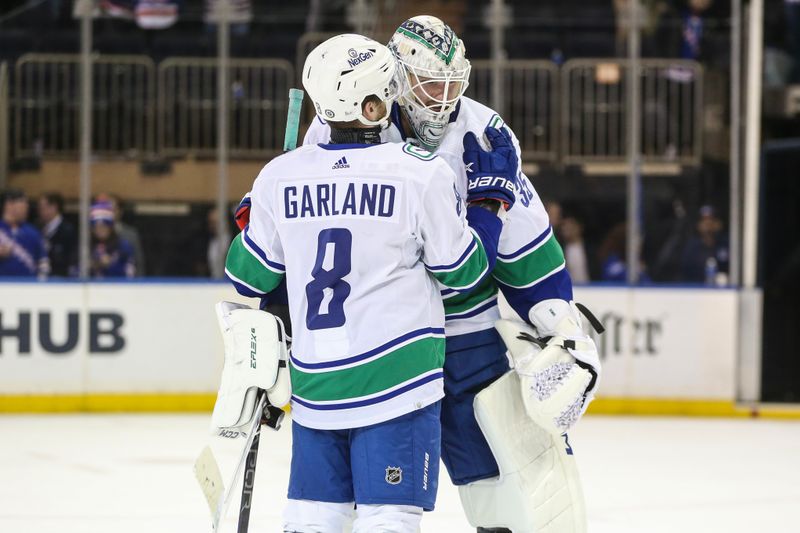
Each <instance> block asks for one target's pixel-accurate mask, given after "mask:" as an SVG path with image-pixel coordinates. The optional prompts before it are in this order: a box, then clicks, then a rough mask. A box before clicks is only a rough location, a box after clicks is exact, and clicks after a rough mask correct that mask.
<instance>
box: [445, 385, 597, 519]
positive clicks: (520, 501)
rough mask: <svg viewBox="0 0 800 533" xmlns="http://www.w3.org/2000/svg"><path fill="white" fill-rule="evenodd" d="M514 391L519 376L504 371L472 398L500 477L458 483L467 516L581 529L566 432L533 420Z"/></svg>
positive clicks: (578, 492) (579, 494) (580, 500)
mask: <svg viewBox="0 0 800 533" xmlns="http://www.w3.org/2000/svg"><path fill="white" fill-rule="evenodd" d="M519 390H520V384H519V376H517V374H516V373H515V372H508V373H507V374H506V375H505V376H503V377H502V378H500V379H499V380H497V381H496V382H495V383H493V384H492V385H490V386H489V387H487V388H486V389H484V390H483V391H481V392H480V393H479V394H478V395H477V397H476V398H475V416H476V418H477V420H478V424H479V425H480V427H481V430H482V431H483V433H484V435H485V436H486V440H487V442H488V443H489V446H490V447H491V449H492V453H493V454H494V457H495V459H496V460H497V464H498V466H499V468H500V476H499V477H497V478H493V479H485V480H481V481H476V482H474V483H470V484H469V485H464V486H461V487H459V495H460V496H461V504H462V507H463V508H464V511H465V513H466V515H467V519H468V520H469V523H470V524H471V525H472V526H474V527H487V528H492V527H506V528H509V529H511V531H513V532H514V533H584V532H585V531H586V527H587V526H586V511H585V504H584V500H583V491H582V489H581V486H580V479H579V477H578V471H577V467H576V465H575V459H574V457H573V456H572V452H571V449H570V448H569V445H568V444H567V443H566V440H565V439H566V437H565V436H555V435H552V434H550V433H549V432H547V431H545V430H543V429H542V428H540V427H539V426H538V425H537V424H536V423H535V422H533V421H532V420H531V419H530V418H529V417H528V415H527V414H526V411H525V406H524V405H523V403H522V398H521V397H520V394H519Z"/></svg>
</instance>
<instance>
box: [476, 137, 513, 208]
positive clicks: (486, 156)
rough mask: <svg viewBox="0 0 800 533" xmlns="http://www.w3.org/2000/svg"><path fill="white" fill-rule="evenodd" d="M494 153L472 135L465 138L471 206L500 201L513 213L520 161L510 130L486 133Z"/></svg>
mask: <svg viewBox="0 0 800 533" xmlns="http://www.w3.org/2000/svg"><path fill="white" fill-rule="evenodd" d="M484 133H485V134H486V138H487V139H488V140H489V144H491V146H492V150H491V151H489V152H487V151H486V150H484V149H483V148H481V145H480V144H479V143H478V139H477V138H476V137H475V134H474V133H472V132H467V133H466V135H464V156H463V159H464V164H465V165H466V167H467V203H468V204H470V203H474V202H480V201H481V200H496V201H498V202H500V203H502V204H503V207H505V208H506V210H508V209H511V206H513V205H514V201H515V199H516V191H517V187H518V178H517V172H518V170H519V159H517V152H516V150H515V149H514V143H513V142H512V141H511V134H510V133H509V132H508V130H507V129H506V128H500V129H497V128H492V127H487V128H486V130H485V131H484Z"/></svg>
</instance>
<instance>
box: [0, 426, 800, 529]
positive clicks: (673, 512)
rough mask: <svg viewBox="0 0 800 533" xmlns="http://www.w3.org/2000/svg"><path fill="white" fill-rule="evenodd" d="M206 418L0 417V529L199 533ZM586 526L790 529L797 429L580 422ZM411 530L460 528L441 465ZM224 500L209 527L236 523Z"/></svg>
mask: <svg viewBox="0 0 800 533" xmlns="http://www.w3.org/2000/svg"><path fill="white" fill-rule="evenodd" d="M209 420H210V417H209V415H175V416H167V415H162V416H158V415H63V416H0V480H2V483H0V532H4V533H12V532H13V533H184V532H186V533H204V532H209V531H210V530H211V527H210V523H211V522H210V518H209V512H208V508H207V506H206V502H205V500H204V498H203V496H202V493H201V492H200V489H199V488H198V487H197V485H196V484H195V480H194V476H193V474H192V464H193V462H194V459H195V457H196V456H197V454H198V453H199V452H200V450H201V448H202V447H203V445H204V444H205V442H206V439H207V429H208V423H209ZM288 429H289V428H288V427H285V428H284V429H283V430H281V431H280V432H279V433H274V432H272V431H267V430H265V432H264V434H263V435H262V443H261V449H260V454H259V470H258V472H257V474H256V491H255V496H254V508H253V514H252V521H251V528H250V531H251V533H260V532H278V531H280V513H281V508H282V506H283V502H284V501H285V485H286V480H287V476H288V464H289V440H290V431H288ZM570 443H571V444H572V445H573V447H574V449H575V453H576V456H577V457H578V461H579V466H580V469H581V474H582V478H583V480H584V490H585V493H586V498H587V502H588V513H589V525H590V527H589V531H591V532H593V533H612V532H613V533H628V532H630V533H634V532H635V533H642V532H647V533H650V532H652V533H659V532H664V533H667V532H669V533H675V532H684V533H685V532H698V533H699V532H703V533H712V532H724V533H739V532H741V533H744V532H747V533H751V532H761V531H769V532H797V531H800V423H798V422H796V421H767V420H749V419H700V418H694V419H681V418H643V417H637V418H627V417H600V416H594V417H588V418H586V419H584V420H582V421H581V422H579V424H578V427H577V428H576V429H575V431H574V432H573V434H572V435H571V438H570ZM442 470H443V471H442V478H441V483H440V490H439V501H438V503H437V509H436V511H435V512H433V513H428V514H426V515H425V519H424V521H423V531H425V532H445V533H449V532H453V533H458V532H470V531H473V530H472V528H470V527H469V525H468V524H467V522H466V520H465V519H464V518H463V516H462V513H461V510H460V505H459V501H458V493H457V491H456V490H455V488H454V487H452V486H451V485H450V483H449V481H448V480H447V478H446V473H445V472H444V469H442ZM237 509H238V495H237V499H236V500H235V501H234V503H233V505H232V506H231V511H230V512H229V515H228V519H227V521H226V522H225V524H224V526H225V527H224V528H223V529H222V531H224V532H233V531H235V530H236V525H235V514H236V510H237Z"/></svg>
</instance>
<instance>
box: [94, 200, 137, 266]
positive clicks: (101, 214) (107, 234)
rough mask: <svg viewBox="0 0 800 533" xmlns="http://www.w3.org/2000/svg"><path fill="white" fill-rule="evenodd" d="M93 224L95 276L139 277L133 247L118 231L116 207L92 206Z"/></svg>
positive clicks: (96, 204)
mask: <svg viewBox="0 0 800 533" xmlns="http://www.w3.org/2000/svg"><path fill="white" fill-rule="evenodd" d="M89 222H90V223H91V225H92V243H91V276H92V277H93V278H132V277H133V276H134V275H135V274H136V263H135V261H134V256H133V246H131V244H130V242H128V241H127V240H126V239H125V238H124V237H122V236H120V235H119V234H118V233H117V231H116V226H115V223H114V222H115V219H114V206H113V204H111V202H96V203H94V204H92V208H91V209H90V210H89Z"/></svg>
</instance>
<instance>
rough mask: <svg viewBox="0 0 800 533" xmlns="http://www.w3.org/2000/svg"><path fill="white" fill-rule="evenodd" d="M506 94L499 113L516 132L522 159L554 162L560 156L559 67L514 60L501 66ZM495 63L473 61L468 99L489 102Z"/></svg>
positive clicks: (552, 64) (548, 62)
mask: <svg viewBox="0 0 800 533" xmlns="http://www.w3.org/2000/svg"><path fill="white" fill-rule="evenodd" d="M500 69H501V75H502V76H503V84H502V87H503V93H502V102H503V106H502V108H501V109H495V111H496V112H497V113H499V114H500V116H501V117H503V119H504V120H505V121H506V122H507V123H508V124H509V126H510V127H511V128H512V129H513V130H514V133H515V134H516V136H517V138H518V139H519V142H520V148H521V149H522V157H523V160H526V161H555V160H556V158H557V157H558V127H559V124H558V119H559V116H558V95H559V89H558V84H559V76H558V67H557V66H556V65H555V64H554V63H552V62H551V61H530V60H511V61H505V62H503V64H502V66H501V68H500ZM492 71H493V69H492V62H491V61H488V60H476V61H473V62H472V73H471V76H470V84H469V87H468V88H467V96H469V97H471V98H474V99H476V100H478V101H479V102H484V103H487V102H490V101H491V91H492Z"/></svg>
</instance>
